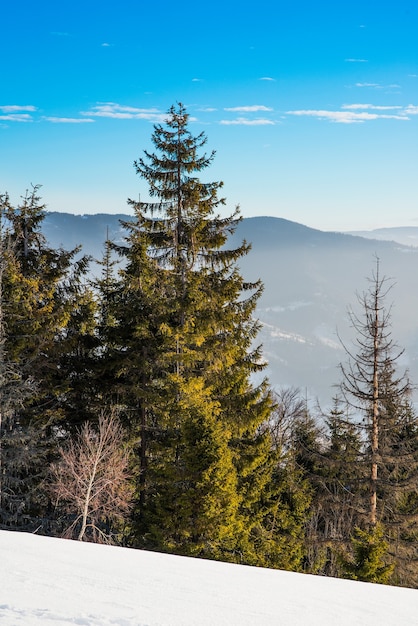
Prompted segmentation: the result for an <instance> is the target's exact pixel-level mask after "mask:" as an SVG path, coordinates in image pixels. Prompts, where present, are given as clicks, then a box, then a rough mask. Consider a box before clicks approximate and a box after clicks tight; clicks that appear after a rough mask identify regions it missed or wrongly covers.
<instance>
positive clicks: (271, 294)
mask: <svg viewBox="0 0 418 626" xmlns="http://www.w3.org/2000/svg"><path fill="white" fill-rule="evenodd" d="M120 219H122V220H129V219H132V218H131V217H130V216H129V215H123V214H120V215H109V214H97V215H71V214H68V213H48V214H47V217H46V219H45V221H44V233H45V235H46V237H47V239H48V241H49V242H50V243H51V245H53V246H54V247H56V246H60V245H62V246H63V247H64V248H72V247H74V246H76V245H78V244H81V245H82V246H83V251H84V252H86V253H89V254H91V255H92V256H93V257H94V258H96V259H100V258H101V256H102V253H103V245H104V242H105V240H106V237H107V236H109V238H110V239H112V240H113V241H122V239H123V229H122V228H121V225H120V222H119V220H120ZM391 232H392V231H391ZM388 236H389V233H388ZM242 239H246V240H247V241H248V242H250V243H251V244H252V250H251V252H250V253H249V254H248V256H247V257H246V258H245V259H243V260H242V262H241V269H242V271H243V273H244V276H245V277H246V278H248V279H249V280H253V279H257V278H259V277H260V278H261V279H262V280H263V282H264V284H265V290H264V294H263V296H262V298H261V300H260V302H259V306H258V309H257V314H258V316H259V319H260V321H261V322H262V323H263V330H262V332H261V333H260V336H259V338H260V341H261V342H262V343H263V346H264V355H265V357H266V358H267V360H268V362H269V369H268V375H269V378H270V380H271V382H272V384H273V385H274V386H276V387H281V386H289V385H292V386H298V387H301V388H302V389H304V390H306V393H307V395H308V397H309V398H311V399H314V398H315V397H317V396H318V397H319V398H320V399H321V401H322V402H324V403H328V402H329V401H330V399H331V397H332V396H333V395H334V394H335V392H336V390H335V388H333V384H335V383H337V382H338V381H339V372H338V367H337V366H338V363H339V362H340V361H341V360H344V359H345V354H344V351H343V349H342V347H341V343H340V341H339V339H338V334H339V335H340V336H341V338H343V339H344V341H347V342H349V340H350V337H351V332H352V331H351V329H350V325H349V322H348V318H347V307H348V306H349V305H352V306H353V308H354V309H355V310H357V311H358V312H359V313H360V314H361V313H362V311H361V309H360V308H357V309H356V307H357V300H356V293H360V294H361V293H362V292H363V291H364V290H365V289H367V286H368V282H367V278H368V277H370V276H371V273H372V272H373V269H374V267H375V263H376V257H378V258H379V260H380V267H381V273H382V274H384V275H386V276H388V277H390V278H392V279H393V281H394V287H393V289H392V291H391V292H390V293H389V295H388V298H387V304H388V305H389V304H391V303H392V302H393V309H392V319H393V324H392V333H393V337H394V339H396V340H397V342H398V343H399V345H400V346H402V347H404V348H405V353H404V355H403V357H402V359H401V365H403V366H405V367H408V369H409V370H410V375H411V379H412V382H414V383H417V384H418V316H417V310H418V272H417V268H418V248H410V247H407V246H403V245H400V244H398V243H396V242H394V241H383V240H378V239H376V240H373V239H369V238H365V237H359V236H353V235H350V234H343V233H334V232H324V231H320V230H315V229H312V228H308V227H306V226H303V225H302V224H298V223H296V222H292V221H289V220H285V219H281V218H274V217H253V218H246V219H244V220H243V221H242V222H241V223H240V225H239V226H238V229H237V231H236V233H235V235H234V236H233V237H232V239H231V245H235V244H236V243H237V242H239V241H241V240H242Z"/></svg>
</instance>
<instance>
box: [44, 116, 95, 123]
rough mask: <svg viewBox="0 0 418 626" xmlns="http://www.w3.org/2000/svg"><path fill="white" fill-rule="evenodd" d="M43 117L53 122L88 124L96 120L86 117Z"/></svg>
mask: <svg viewBox="0 0 418 626" xmlns="http://www.w3.org/2000/svg"><path fill="white" fill-rule="evenodd" d="M43 119H44V120H46V121H47V122H52V123H53V124H86V123H89V122H94V120H92V119H90V118H85V117H83V118H81V117H44V118H43Z"/></svg>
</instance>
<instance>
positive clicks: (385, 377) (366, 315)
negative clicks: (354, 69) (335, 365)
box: [341, 260, 418, 584]
mask: <svg viewBox="0 0 418 626" xmlns="http://www.w3.org/2000/svg"><path fill="white" fill-rule="evenodd" d="M379 270H380V268H379V260H377V262H376V270H375V272H374V273H373V275H372V278H371V280H370V287H369V290H368V291H367V292H366V293H364V294H363V297H362V298H360V304H361V305H362V309H363V315H362V316H357V315H354V314H352V315H351V319H352V323H353V327H354V329H355V330H356V333H357V335H356V344H357V349H356V350H353V351H348V354H349V357H350V359H349V363H348V365H344V366H342V367H341V370H342V374H343V380H342V385H341V388H342V391H343V394H344V395H345V398H346V400H347V402H348V403H349V405H350V406H351V407H352V408H353V409H354V411H355V412H356V413H357V418H358V421H357V422H356V427H357V428H358V429H359V432H360V434H361V437H362V440H363V442H364V445H363V449H362V453H361V456H360V459H359V464H360V466H361V467H363V477H364V483H363V484H364V485H367V486H368V489H364V488H363V489H361V490H360V493H359V495H360V496H362V497H363V506H362V511H363V515H362V520H360V524H359V526H360V529H361V530H364V533H363V534H361V540H362V541H363V543H364V542H365V541H366V540H367V538H370V541H371V543H373V542H375V541H376V538H378V537H379V536H380V534H379V533H381V532H382V533H383V537H384V539H385V542H386V546H387V554H386V561H387V562H388V563H389V562H390V561H392V562H393V563H394V566H395V567H394V570H393V581H394V582H400V581H401V582H402V584H411V582H412V581H414V584H416V580H417V578H416V577H417V569H418V568H417V565H418V563H417V553H416V549H415V546H414V539H413V537H414V536H415V537H416V523H417V519H418V518H417V514H418V510H417V499H416V494H417V491H418V466H417V454H416V451H417V449H418V439H417V433H418V430H417V418H416V415H415V414H414V411H413V407H412V404H411V401H410V393H411V385H410V382H409V379H408V376H407V374H406V373H405V374H398V373H397V361H398V359H399V357H400V355H401V354H402V350H399V349H398V348H397V347H396V344H395V343H394V340H393V338H392V334H391V315H390V308H387V307H386V306H385V299H386V297H387V295H388V292H389V290H390V289H391V287H392V284H391V283H390V282H388V279H387V278H385V277H383V278H382V277H381V276H380V273H379ZM406 503H408V504H407V505H406V508H404V506H405V504H406ZM379 524H380V530H379V532H377V531H376V532H374V529H375V527H377V525H379ZM356 545H357V544H356ZM363 552H364V551H363ZM364 553H365V554H366V553H367V550H366V549H365V552H364ZM406 563H408V566H406ZM408 572H409V573H408Z"/></svg>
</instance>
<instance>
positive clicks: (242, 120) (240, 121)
mask: <svg viewBox="0 0 418 626" xmlns="http://www.w3.org/2000/svg"><path fill="white" fill-rule="evenodd" d="M219 123H220V124H222V125H223V126H268V125H270V126H274V124H275V122H273V121H272V120H267V119H264V118H258V119H254V120H249V119H248V118H246V117H238V118H237V119H235V120H221V121H220V122H219Z"/></svg>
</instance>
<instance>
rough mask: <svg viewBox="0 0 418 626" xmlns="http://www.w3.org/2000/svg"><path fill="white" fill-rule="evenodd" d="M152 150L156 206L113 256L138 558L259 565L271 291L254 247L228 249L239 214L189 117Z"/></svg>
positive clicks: (116, 364)
mask: <svg viewBox="0 0 418 626" xmlns="http://www.w3.org/2000/svg"><path fill="white" fill-rule="evenodd" d="M152 141H153V144H154V147H155V152H153V153H150V152H145V155H144V157H143V158H140V159H139V160H138V161H136V162H135V168H136V170H137V173H138V174H139V175H140V176H141V177H142V178H144V179H145V181H146V182H147V183H148V185H149V193H150V196H151V198H155V199H156V200H157V201H156V202H136V201H130V205H131V206H132V208H133V210H134V212H135V221H132V222H129V223H125V224H124V226H125V228H126V229H127V232H128V235H127V239H126V245H124V246H114V247H115V249H116V250H117V251H118V252H119V253H120V255H121V256H124V257H125V260H126V265H125V267H124V269H123V270H122V271H121V280H120V283H119V285H118V286H117V288H115V289H113V295H114V298H113V308H112V311H111V315H112V318H113V319H114V327H113V330H112V332H111V335H112V337H111V340H109V344H108V345H109V349H110V353H111V355H112V358H111V359H110V361H109V362H110V363H112V367H113V372H114V376H115V380H116V381H117V383H118V384H119V386H120V393H121V395H123V398H124V401H125V402H126V403H127V404H128V406H127V407H126V415H127V418H129V420H130V425H131V428H132V432H134V433H135V436H137V437H138V445H139V450H138V453H139V455H140V459H141V461H140V473H139V486H138V488H139V494H138V508H137V511H136V516H135V519H134V520H133V531H134V533H135V536H136V542H137V545H142V546H150V547H154V548H155V547H158V548H160V549H161V548H162V549H166V550H173V551H177V552H183V553H188V554H190V553H193V554H205V555H206V556H216V557H218V556H220V555H221V554H222V555H223V558H226V559H230V560H240V559H244V560H249V559H251V558H255V556H254V554H251V553H252V552H253V541H252V539H251V537H252V536H253V534H254V532H255V527H256V526H257V525H258V524H259V523H260V519H261V517H260V515H261V513H260V507H261V504H260V493H261V492H262V490H263V488H264V487H265V485H266V484H267V483H268V482H269V480H270V477H271V471H272V465H271V463H270V462H269V460H268V459H269V450H270V444H269V438H268V436H267V435H266V433H265V432H263V431H262V429H260V426H261V425H262V424H263V423H264V422H265V421H266V419H267V417H268V415H269V412H270V410H271V405H272V401H271V398H270V395H269V391H268V386H267V383H266V382H263V383H261V385H259V386H254V385H253V384H252V383H251V380H250V377H251V374H252V373H254V372H257V371H260V370H261V369H262V368H263V364H262V363H261V352H260V349H259V348H255V349H254V348H253V340H254V339H255V337H256V335H257V331H258V323H257V322H256V321H255V320H254V319H253V313H254V309H255V306H256V302H257V299H258V297H259V295H260V293H261V289H262V285H261V283H260V282H257V283H252V284H251V283H247V282H245V280H244V279H243V278H242V276H241V275H240V273H239V271H238V268H237V261H238V260H239V258H240V257H241V256H242V255H244V254H246V253H247V252H248V251H249V246H248V245H247V244H246V243H245V242H244V243H243V244H242V245H241V246H240V247H239V248H237V249H229V248H228V246H227V240H228V236H229V234H231V233H232V232H233V231H234V230H235V228H236V225H237V223H238V221H239V219H240V218H239V215H238V211H236V212H235V213H234V214H233V215H232V216H231V217H227V218H223V217H220V216H219V215H218V214H217V211H218V209H219V207H220V206H222V205H223V204H224V200H223V199H222V198H219V197H218V192H219V190H220V189H221V187H222V183H217V182H215V183H203V182H201V181H200V180H199V178H198V177H197V175H198V174H199V173H200V172H201V171H202V170H204V169H205V168H206V167H208V166H209V165H210V163H211V162H212V159H213V157H214V153H211V154H210V155H209V156H208V155H206V154H203V155H200V150H201V149H202V147H203V146H204V144H205V143H206V137H205V135H204V134H203V133H201V134H199V135H197V136H196V137H194V136H193V135H192V134H191V132H190V129H189V116H188V114H187V113H186V111H185V108H184V107H183V105H181V104H179V105H178V107H177V108H176V107H171V109H170V110H169V112H168V116H167V120H166V123H165V124H164V125H159V124H157V125H156V126H155V129H154V133H153V136H152ZM197 450H199V451H201V452H200V454H197V452H196V451H197ZM191 494H194V496H193V498H192V497H191ZM194 501H195V502H200V506H199V507H196V506H195V505H193V502H194ZM173 506H174V509H175V511H176V513H175V515H174V516H173V508H172V507H173ZM215 512H216V513H215Z"/></svg>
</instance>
